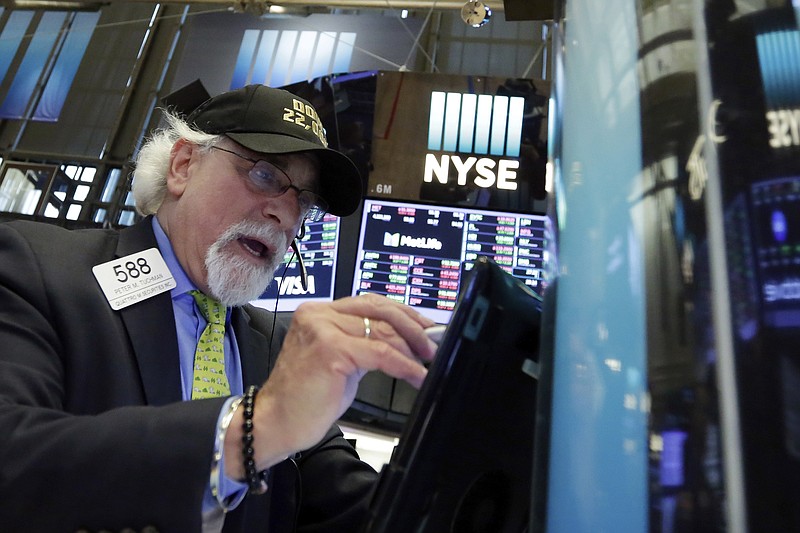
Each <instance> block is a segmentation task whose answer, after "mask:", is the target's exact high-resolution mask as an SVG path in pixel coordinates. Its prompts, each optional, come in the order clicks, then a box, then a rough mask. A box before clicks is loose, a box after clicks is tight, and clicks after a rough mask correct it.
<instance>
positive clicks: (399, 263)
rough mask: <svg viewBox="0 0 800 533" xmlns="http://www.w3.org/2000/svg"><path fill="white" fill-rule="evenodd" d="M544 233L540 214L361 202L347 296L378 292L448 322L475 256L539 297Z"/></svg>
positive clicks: (541, 285)
mask: <svg viewBox="0 0 800 533" xmlns="http://www.w3.org/2000/svg"><path fill="white" fill-rule="evenodd" d="M548 234H549V231H548V219H547V218H546V217H545V216H540V215H530V214H520V213H506V212H498V211H482V210H477V209H474V208H464V207H450V206H438V205H436V206H434V205H425V204H418V203H410V202H394V201H386V200H374V199H372V200H370V199H367V200H365V204H364V211H363V215H362V221H361V233H360V236H359V242H358V251H357V253H358V257H357V261H356V267H355V274H354V283H353V295H357V294H363V293H368V292H372V293H377V294H383V295H385V296H387V297H389V298H392V299H394V300H396V301H398V302H402V303H405V304H408V305H410V306H412V307H415V308H416V309H417V311H419V312H420V313H422V314H424V315H426V316H428V317H429V318H431V319H432V320H435V321H437V322H439V323H447V322H448V321H449V319H450V315H451V314H452V311H453V309H454V307H455V304H456V300H457V298H458V291H459V287H460V284H461V278H462V276H463V275H464V274H465V273H466V272H467V271H468V270H469V269H470V268H471V267H472V264H473V263H474V261H475V259H476V258H477V257H478V256H486V257H489V258H491V259H492V260H493V261H495V262H496V263H497V264H498V265H500V266H501V267H503V268H504V269H505V270H507V271H508V272H511V273H512V274H513V275H514V276H516V277H517V278H519V279H521V280H523V282H524V283H525V284H526V285H528V286H529V287H531V289H533V290H534V291H535V292H537V293H539V294H541V291H542V290H543V288H544V284H545V280H544V262H545V261H546V254H547V252H546V244H547V243H546V240H547V238H548Z"/></svg>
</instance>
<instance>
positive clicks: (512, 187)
mask: <svg viewBox="0 0 800 533" xmlns="http://www.w3.org/2000/svg"><path fill="white" fill-rule="evenodd" d="M518 168H519V161H517V160H514V159H499V160H495V159H493V158H491V157H481V158H478V157H475V156H465V157H463V158H462V157H461V156H458V155H447V154H443V155H440V156H436V155H435V154H426V155H425V173H424V175H423V180H424V181H425V183H431V182H433V179H434V177H435V178H436V180H437V181H438V182H439V183H441V184H442V185H447V184H448V183H449V181H450V177H451V175H455V178H456V182H457V183H458V185H466V184H467V179H468V178H469V176H470V174H472V175H473V178H472V179H473V183H474V184H475V185H476V186H478V187H482V188H484V189H489V188H492V187H496V188H497V189H501V190H507V191H516V190H517V169H518ZM473 170H474V172H473Z"/></svg>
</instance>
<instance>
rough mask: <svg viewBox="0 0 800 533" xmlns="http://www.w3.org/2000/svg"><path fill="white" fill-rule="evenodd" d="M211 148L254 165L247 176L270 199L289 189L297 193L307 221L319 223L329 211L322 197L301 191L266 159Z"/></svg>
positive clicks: (217, 147) (304, 190) (298, 202)
mask: <svg viewBox="0 0 800 533" xmlns="http://www.w3.org/2000/svg"><path fill="white" fill-rule="evenodd" d="M211 148H213V149H215V150H219V151H220V152H227V153H229V154H233V155H235V156H236V157H239V158H241V159H244V160H245V161H250V162H251V163H253V166H252V167H251V168H250V170H249V171H248V172H247V176H248V177H249V178H250V182H251V183H252V184H253V185H254V186H255V187H256V188H257V189H258V190H259V191H260V192H262V193H264V194H265V195H267V196H268V197H270V198H277V197H278V196H281V195H282V194H284V193H285V192H286V191H288V190H289V189H294V190H295V191H297V204H298V205H299V206H300V212H301V213H303V218H305V219H306V220H307V221H309V222H319V221H320V220H322V218H323V217H324V216H325V213H326V212H327V211H328V202H326V201H325V200H324V199H323V198H322V197H321V196H320V195H318V194H317V193H315V192H314V191H310V190H308V189H301V188H300V187H298V186H296V185H295V184H293V183H292V180H291V179H290V178H289V176H287V175H286V172H284V171H283V170H282V169H281V168H279V167H277V166H275V165H274V164H273V163H270V162H269V161H265V160H264V159H252V158H250V157H247V156H244V155H242V154H238V153H236V152H234V151H232V150H226V149H225V148H220V147H219V146H212V147H211Z"/></svg>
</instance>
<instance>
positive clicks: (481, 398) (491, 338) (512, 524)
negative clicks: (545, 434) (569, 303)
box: [362, 257, 542, 533]
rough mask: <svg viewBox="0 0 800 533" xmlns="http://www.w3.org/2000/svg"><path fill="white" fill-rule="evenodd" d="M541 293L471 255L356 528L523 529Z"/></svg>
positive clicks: (438, 532) (494, 532) (440, 532)
mask: <svg viewBox="0 0 800 533" xmlns="http://www.w3.org/2000/svg"><path fill="white" fill-rule="evenodd" d="M541 302H542V300H541V299H540V298H539V296H537V295H536V293H534V292H533V291H532V290H531V289H530V288H529V287H528V286H527V285H525V284H524V283H523V282H522V281H520V280H519V279H517V278H515V277H513V276H511V275H510V274H509V273H507V272H506V271H505V270H503V269H502V268H500V267H499V266H498V265H497V264H495V263H494V262H492V261H491V260H489V259H487V258H485V257H481V258H478V259H477V260H476V262H475V265H474V267H473V269H472V270H471V272H470V273H469V274H468V275H467V276H466V277H465V280H464V284H463V286H462V288H461V291H460V295H459V300H458V303H457V306H456V308H455V312H454V314H453V317H452V320H451V321H450V323H449V324H448V326H447V329H446V331H445V333H444V337H443V338H442V340H441V342H440V345H439V349H438V351H437V355H436V359H435V360H434V362H433V363H432V364H431V366H430V368H429V373H428V376H427V378H426V379H425V382H424V383H423V385H422V388H421V389H420V392H419V395H418V396H417V398H416V401H415V403H414V406H413V408H412V411H411V415H410V417H409V419H408V422H407V423H406V426H405V428H404V429H403V432H402V434H401V436H400V440H399V444H398V446H397V448H396V450H395V453H394V455H393V456H392V458H391V461H390V463H389V464H388V465H386V466H385V467H384V469H383V470H382V471H381V474H380V479H379V481H378V484H377V486H376V489H375V493H374V495H373V498H372V500H371V502H370V507H369V512H368V517H367V519H366V520H365V523H364V526H363V528H362V533H407V532H416V533H448V532H449V533H520V532H522V531H524V530H525V528H526V526H527V524H528V517H529V514H530V509H531V487H532V477H533V452H534V431H535V426H536V419H537V415H536V404H537V392H538V388H539V387H538V378H539V372H540V369H541V363H542V361H540V360H539V349H538V348H539V328H540V313H541Z"/></svg>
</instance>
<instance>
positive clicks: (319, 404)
mask: <svg viewBox="0 0 800 533" xmlns="http://www.w3.org/2000/svg"><path fill="white" fill-rule="evenodd" d="M364 318H367V319H368V320H369V330H370V334H369V337H367V336H366V334H365V333H366V321H365V320H364ZM432 325H434V322H433V321H431V320H429V319H427V318H424V317H423V316H421V315H419V314H418V313H417V312H416V311H414V310H413V309H411V308H410V307H408V306H405V305H402V304H398V303H396V302H394V301H392V300H390V299H388V298H385V297H383V296H378V295H373V294H367V295H362V296H357V297H353V298H343V299H340V300H336V301H334V302H331V303H307V304H304V305H301V306H300V307H299V308H298V309H297V310H296V311H295V312H294V317H293V320H292V324H291V326H290V328H289V331H288V333H287V335H286V338H285V340H284V343H283V347H282V349H281V352H280V355H279V357H278V360H277V362H276V365H275V368H274V370H273V371H272V374H271V375H270V377H269V379H268V380H267V382H266V383H265V384H264V386H263V387H262V389H261V391H259V393H258V396H257V399H256V408H255V415H254V418H253V421H254V428H255V429H254V432H253V433H254V441H255V450H256V453H255V458H256V464H257V466H258V469H259V470H263V469H265V468H268V467H270V466H272V465H274V464H276V463H278V462H280V461H282V460H283V459H285V458H286V457H287V456H289V455H291V454H292V453H295V452H297V451H300V450H304V449H306V448H309V447H311V446H313V445H314V444H316V443H317V442H318V441H319V440H320V439H321V438H322V437H323V436H324V435H325V433H326V432H327V431H328V429H329V428H330V426H331V424H333V423H334V422H336V420H337V419H338V418H339V417H341V416H342V414H344V412H345V411H346V410H347V408H348V407H349V406H350V404H351V403H352V401H353V399H354V398H355V394H356V391H357V389H358V383H359V380H360V379H361V378H362V377H363V375H364V374H365V373H366V372H367V371H369V370H380V371H382V372H384V373H385V374H387V375H389V376H392V377H394V378H398V379H402V380H405V381H407V382H408V383H410V384H411V385H413V386H414V387H417V388H419V387H420V386H421V385H422V382H423V380H424V379H425V376H426V374H427V370H426V369H425V367H424V366H423V364H422V362H428V361H431V360H432V359H433V356H434V354H435V352H436V345H435V344H434V343H433V342H432V341H431V340H430V339H429V338H428V337H427V335H426V334H425V332H424V329H425V328H426V327H429V326H432ZM225 452H226V472H227V473H228V475H230V476H232V477H234V478H241V477H243V475H244V472H243V469H242V466H241V413H240V412H237V413H236V416H235V418H234V420H233V422H232V424H231V426H230V428H229V430H228V435H227V436H226V450H225Z"/></svg>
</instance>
